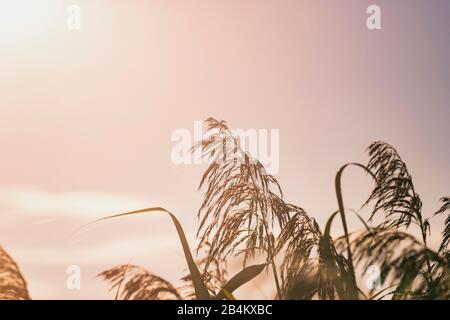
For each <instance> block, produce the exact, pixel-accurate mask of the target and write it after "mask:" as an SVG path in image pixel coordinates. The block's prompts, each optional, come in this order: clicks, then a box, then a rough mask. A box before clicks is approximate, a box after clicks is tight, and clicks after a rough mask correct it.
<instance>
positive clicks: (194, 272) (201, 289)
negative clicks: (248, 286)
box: [91, 207, 210, 300]
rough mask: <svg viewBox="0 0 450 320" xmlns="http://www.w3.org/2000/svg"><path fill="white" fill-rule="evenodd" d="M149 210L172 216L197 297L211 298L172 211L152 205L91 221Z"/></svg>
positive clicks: (201, 298)
mask: <svg viewBox="0 0 450 320" xmlns="http://www.w3.org/2000/svg"><path fill="white" fill-rule="evenodd" d="M149 212H163V213H166V214H168V215H169V216H170V217H171V219H172V221H173V223H174V225H175V228H176V229H177V233H178V237H179V238H180V242H181V245H182V247H183V252H184V256H185V258H186V262H187V264H188V267H189V272H190V274H191V277H192V281H193V285H194V289H195V294H196V297H197V299H199V300H207V299H210V295H209V292H208V288H207V287H206V285H205V283H204V282H203V278H202V275H201V274H200V271H199V270H198V267H197V265H196V264H195V262H194V258H193V257H192V253H191V250H190V248H189V243H188V242H187V239H186V235H185V233H184V230H183V227H182V226H181V224H180V222H179V221H178V219H177V218H176V217H175V215H173V214H172V213H171V212H169V211H167V210H166V209H164V208H161V207H152V208H146V209H141V210H136V211H130V212H125V213H120V214H116V215H112V216H109V217H105V218H102V219H98V220H96V221H93V222H91V223H95V222H98V221H102V220H107V219H112V218H118V217H124V216H129V215H134V214H141V213H149Z"/></svg>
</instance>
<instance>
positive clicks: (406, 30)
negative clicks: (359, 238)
mask: <svg viewBox="0 0 450 320" xmlns="http://www.w3.org/2000/svg"><path fill="white" fill-rule="evenodd" d="M374 3H376V4H377V5H379V6H380V8H381V24H382V29H381V30H372V31H371V30H368V28H367V27H366V19H367V17H368V15H367V14H366V9H367V7H368V6H369V5H370V4H374ZM69 5H76V6H78V7H79V8H80V9H81V11H80V14H81V15H80V17H81V20H80V22H81V28H80V29H79V30H71V29H69V28H68V27H67V19H68V17H69V14H68V13H67V11H66V10H67V8H68V7H69ZM449 15H450V2H448V1H445V0H442V1H439V0H434V1H432V3H431V2H429V1H412V0H409V1H406V0H402V1H395V2H394V1H382V0H376V1H365V0H364V1H362V0H358V1H357V0H354V1H351V0H347V1H332V0H327V1H325V0H314V1H313V0H310V1H299V0H283V1H275V0H273V1H272V0H265V1H263V0H259V1H257V0H240V1H238V0H231V1H206V0H192V1H191V0H189V1H187V0H183V1H181V0H179V1H172V0H169V1H168V0H164V1H140V0H128V1H126V2H125V1H119V0H84V1H83V0H71V1H65V0H28V1H26V0H0V148H1V158H0V215H1V219H0V244H1V245H2V246H3V247H4V248H5V249H6V250H7V251H8V252H9V253H10V254H11V255H12V256H13V257H14V258H15V260H16V261H17V262H18V264H19V265H20V267H21V269H22V272H23V274H24V276H25V277H26V279H27V280H28V283H29V290H30V293H31V296H32V298H34V299H109V298H111V297H113V296H114V295H111V294H108V291H107V285H106V283H104V282H102V281H101V280H100V279H98V278H96V275H97V274H98V273H99V272H101V271H103V270H104V269H106V268H108V267H112V266H113V265H115V264H126V263H129V262H131V263H133V264H139V265H142V266H144V267H146V268H148V269H150V270H152V271H153V272H155V273H157V274H159V275H161V276H162V277H164V278H166V279H168V280H171V281H174V282H175V283H176V282H177V279H179V278H180V277H181V276H182V275H183V274H184V273H185V272H186V266H185V262H184V257H183V252H182V249H181V246H180V245H179V243H178V238H177V236H176V232H175V230H174V228H173V225H172V224H171V222H170V220H168V219H167V217H165V216H163V215H161V216H159V215H149V216H140V217H130V218H124V219H119V220H114V221H107V222H102V223H98V224H95V225H92V226H89V227H87V228H84V229H82V230H81V231H79V232H76V231H77V230H78V229H79V228H80V227H82V226H83V225H85V224H86V223H88V222H90V221H92V220H95V219H97V218H100V217H103V216H106V215H110V214H114V213H118V212H121V211H123V210H134V209H139V208H142V207H149V206H163V207H166V208H167V209H169V210H171V211H172V212H174V213H175V214H176V215H177V216H178V217H179V219H180V221H181V222H182V224H183V226H184V227H185V229H186V232H187V234H188V238H189V239H190V240H191V243H192V246H193V247H194V246H195V244H196V241H195V233H196V227H197V218H196V214H197V210H198V208H199V206H200V203H201V196H202V192H199V191H197V186H198V183H199V181H200V177H201V174H202V172H203V170H205V168H206V167H205V166H202V165H175V164H174V163H173V161H171V157H170V156H171V150H172V148H173V146H174V142H173V141H171V133H172V132H173V131H174V130H177V129H180V128H185V129H187V130H189V131H192V130H193V126H194V121H199V120H204V119H206V118H207V117H210V116H212V117H215V118H217V119H222V120H226V121H227V122H228V123H229V125H230V126H231V127H233V128H243V129H248V128H256V129H268V130H270V129H279V130H280V154H279V160H280V167H279V171H278V174H277V178H278V179H279V182H280V183H281V185H282V187H283V190H284V192H285V198H286V200H287V201H288V202H292V203H295V204H297V205H299V206H301V207H303V208H304V209H305V210H306V211H307V212H308V213H309V214H310V215H311V216H313V217H315V218H316V219H317V221H318V222H319V224H320V225H321V226H323V225H324V223H325V221H326V219H327V217H328V216H329V215H330V213H331V212H333V211H334V210H336V208H337V203H336V200H335V193H334V176H335V174H336V171H337V170H338V168H339V167H340V166H341V165H342V164H344V163H346V162H349V161H360V162H363V163H365V162H366V161H367V156H366V154H365V149H366V148H367V146H368V145H369V144H370V143H371V142H372V141H375V140H384V141H386V142H389V143H391V144H392V145H394V146H395V147H396V148H397V149H398V151H399V153H400V155H401V156H402V157H403V159H404V160H405V161H406V163H407V164H408V166H409V169H410V171H411V173H412V175H413V178H414V181H415V185H416V190H417V191H418V193H419V194H420V195H421V197H422V200H423V202H424V212H425V213H426V214H428V215H431V214H432V213H433V212H435V211H436V210H437V209H438V207H439V203H438V200H439V198H440V197H441V196H444V195H448V194H450V185H449V181H450V168H449V165H448V164H449V156H450V151H449V148H448V138H449V136H450V126H449V125H448V123H449V119H450V108H449V101H450V90H449V84H450V63H449V61H448V57H449V56H450V43H449V41H448V31H449V30H450V19H449ZM371 187H372V182H371V181H370V179H369V178H368V177H367V176H365V175H363V174H361V172H360V171H358V170H353V169H351V170H350V171H349V172H348V174H347V175H346V177H345V183H344V192H345V194H344V196H345V201H346V206H348V207H353V208H356V209H357V208H359V207H360V205H361V204H362V202H363V201H364V200H365V199H366V197H367V196H368V194H369V192H370V190H371ZM431 224H432V231H433V233H432V235H431V243H430V245H431V246H436V244H437V242H438V239H439V238H440V234H439V233H440V232H441V231H442V228H443V218H440V217H436V218H434V219H433V220H432V223H431ZM357 226H358V225H357V224H356V222H355V223H354V224H352V223H351V224H350V227H357ZM340 232H341V230H340V229H339V228H338V227H337V228H336V230H334V233H335V234H339V233H340ZM70 265H78V266H80V268H81V275H82V281H81V289H80V290H69V289H68V288H67V286H66V280H67V277H68V274H67V273H66V269H67V267H68V266H70ZM230 265H231V270H230V273H231V274H233V273H234V272H235V271H237V270H239V268H240V266H239V264H238V261H236V262H233V261H231V262H230ZM264 277H265V276H264V275H262V276H261V277H260V278H259V282H257V283H256V284H255V283H253V284H248V285H247V286H244V287H242V288H241V289H239V290H238V292H236V296H237V297H238V298H249V299H253V298H272V297H273V296H274V288H273V287H272V284H271V283H266V282H265V281H264V279H265V278H264Z"/></svg>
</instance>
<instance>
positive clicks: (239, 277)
mask: <svg viewBox="0 0 450 320" xmlns="http://www.w3.org/2000/svg"><path fill="white" fill-rule="evenodd" d="M266 265H267V263H263V264H257V265H253V266H249V267H246V268H244V269H243V270H242V271H240V272H239V273H237V274H236V275H235V276H234V277H233V278H231V279H230V281H228V282H227V283H226V284H225V286H224V287H223V288H222V290H221V291H220V292H219V293H218V294H217V296H216V297H215V299H217V300H222V299H224V298H226V296H227V295H230V294H232V293H233V292H234V290H236V289H238V288H239V287H241V286H243V285H244V284H246V283H247V282H249V281H251V280H253V279H254V278H255V277H257V276H258V275H259V274H260V273H261V272H262V271H263V270H264V269H265V268H266Z"/></svg>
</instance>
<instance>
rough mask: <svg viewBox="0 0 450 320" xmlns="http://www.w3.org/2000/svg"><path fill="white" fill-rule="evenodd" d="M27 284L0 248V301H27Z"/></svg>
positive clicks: (10, 259)
mask: <svg viewBox="0 0 450 320" xmlns="http://www.w3.org/2000/svg"><path fill="white" fill-rule="evenodd" d="M29 299H30V296H29V294H28V289H27V283H26V282H25V279H24V278H23V276H22V274H21V272H20V270H19V267H18V266H17V264H16V263H15V262H14V260H13V259H12V258H11V257H10V256H9V255H8V254H7V253H6V251H5V250H3V248H2V247H0V300H29Z"/></svg>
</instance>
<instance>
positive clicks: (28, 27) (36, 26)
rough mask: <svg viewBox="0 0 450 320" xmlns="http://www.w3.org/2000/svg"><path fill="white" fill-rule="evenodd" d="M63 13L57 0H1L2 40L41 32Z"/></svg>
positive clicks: (0, 28)
mask: <svg viewBox="0 0 450 320" xmlns="http://www.w3.org/2000/svg"><path fill="white" fill-rule="evenodd" d="M63 13H64V11H63V10H62V7H61V3H60V2H59V3H58V1H55V0H0V41H1V42H10V41H17V40H19V39H23V38H28V37H30V36H33V35H36V34H38V33H41V32H43V31H44V30H46V29H47V28H48V27H49V25H50V24H51V22H52V21H53V20H54V19H56V18H57V17H58V15H61V14H63Z"/></svg>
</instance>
